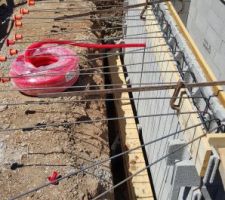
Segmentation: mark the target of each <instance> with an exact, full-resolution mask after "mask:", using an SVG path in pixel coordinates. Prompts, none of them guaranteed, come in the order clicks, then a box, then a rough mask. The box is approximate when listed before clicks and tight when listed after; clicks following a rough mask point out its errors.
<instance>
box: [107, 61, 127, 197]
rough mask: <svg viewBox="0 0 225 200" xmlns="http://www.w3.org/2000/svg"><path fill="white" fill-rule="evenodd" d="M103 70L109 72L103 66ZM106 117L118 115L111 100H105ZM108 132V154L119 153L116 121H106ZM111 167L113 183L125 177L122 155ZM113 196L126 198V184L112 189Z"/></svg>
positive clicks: (108, 76) (114, 160)
mask: <svg viewBox="0 0 225 200" xmlns="http://www.w3.org/2000/svg"><path fill="white" fill-rule="evenodd" d="M104 66H108V62H107V59H105V60H104ZM104 72H109V70H108V69H107V68H105V70H104ZM105 83H106V84H111V80H110V75H105ZM106 98H107V99H112V98H113V95H112V94H108V95H107V96H106ZM106 109H107V118H113V117H118V116H117V114H116V112H115V104H114V102H113V101H106ZM108 130H109V131H108V132H109V145H110V152H111V153H110V156H113V155H116V154H119V153H121V152H122V148H121V144H120V140H119V139H118V137H119V128H118V124H117V122H116V121H114V120H111V121H109V122H108ZM111 169H112V175H113V184H114V185H115V184H117V183H119V182H120V181H122V180H124V179H125V178H126V176H125V171H124V170H125V169H124V164H123V157H118V158H115V159H113V160H112V161H111ZM114 197H115V199H116V200H128V192H127V184H122V185H121V186H119V187H117V188H116V189H115V190H114Z"/></svg>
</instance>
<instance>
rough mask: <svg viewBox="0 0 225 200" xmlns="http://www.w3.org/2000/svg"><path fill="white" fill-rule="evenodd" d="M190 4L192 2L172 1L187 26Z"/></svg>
mask: <svg viewBox="0 0 225 200" xmlns="http://www.w3.org/2000/svg"><path fill="white" fill-rule="evenodd" d="M195 1H196V0H195ZM190 2H191V0H172V3H173V5H174V8H175V9H176V11H177V12H178V13H179V15H180V18H181V19H182V21H183V23H184V24H185V25H186V24H187V19H188V14H189V7H190Z"/></svg>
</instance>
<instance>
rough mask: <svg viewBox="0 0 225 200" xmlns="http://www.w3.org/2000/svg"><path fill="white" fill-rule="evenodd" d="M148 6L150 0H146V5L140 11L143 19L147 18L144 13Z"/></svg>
mask: <svg viewBox="0 0 225 200" xmlns="http://www.w3.org/2000/svg"><path fill="white" fill-rule="evenodd" d="M147 8H148V0H146V2H145V6H144V8H143V9H142V11H141V13H140V18H141V19H143V20H146V17H144V14H145V12H146V10H147Z"/></svg>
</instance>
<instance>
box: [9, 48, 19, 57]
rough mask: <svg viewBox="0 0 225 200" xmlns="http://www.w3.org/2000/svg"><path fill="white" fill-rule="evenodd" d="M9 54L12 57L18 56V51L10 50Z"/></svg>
mask: <svg viewBox="0 0 225 200" xmlns="http://www.w3.org/2000/svg"><path fill="white" fill-rule="evenodd" d="M9 54H10V56H13V55H16V54H18V50H17V49H9Z"/></svg>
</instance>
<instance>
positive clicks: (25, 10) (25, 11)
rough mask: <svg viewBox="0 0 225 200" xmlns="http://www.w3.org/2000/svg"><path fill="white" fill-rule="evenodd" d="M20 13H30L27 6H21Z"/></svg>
mask: <svg viewBox="0 0 225 200" xmlns="http://www.w3.org/2000/svg"><path fill="white" fill-rule="evenodd" d="M20 14H22V15H27V14H29V10H28V9H26V8H20Z"/></svg>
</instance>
